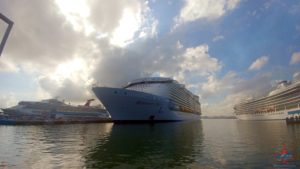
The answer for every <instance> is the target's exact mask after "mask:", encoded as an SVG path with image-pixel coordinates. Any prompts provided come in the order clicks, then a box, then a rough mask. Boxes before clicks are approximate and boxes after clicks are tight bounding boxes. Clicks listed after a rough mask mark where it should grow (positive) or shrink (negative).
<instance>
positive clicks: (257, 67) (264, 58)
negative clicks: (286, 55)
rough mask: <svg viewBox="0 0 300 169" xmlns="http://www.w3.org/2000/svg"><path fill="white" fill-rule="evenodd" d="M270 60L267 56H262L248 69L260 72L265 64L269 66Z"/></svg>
mask: <svg viewBox="0 0 300 169" xmlns="http://www.w3.org/2000/svg"><path fill="white" fill-rule="evenodd" d="M268 61H269V58H268V57H267V56H262V57H260V58H258V59H256V60H255V61H254V62H253V63H252V64H251V65H250V67H249V68H248V69H249V70H260V69H261V68H262V67H263V66H264V65H265V64H267V63H268Z"/></svg>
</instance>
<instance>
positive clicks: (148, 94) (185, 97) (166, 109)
mask: <svg viewBox="0 0 300 169" xmlns="http://www.w3.org/2000/svg"><path fill="white" fill-rule="evenodd" d="M93 91H94V93H95V94H96V96H97V97H98V98H99V100H100V101H101V102H102V103H103V105H104V106H105V108H106V109H107V110H108V112H109V113H110V115H111V117H112V119H113V120H115V121H178V120H189V119H199V118H200V115H201V108H200V102H199V97H198V96H196V95H194V94H193V93H191V92H190V91H188V90H187V89H186V88H185V86H184V85H183V84H180V83H178V82H177V81H176V80H173V79H171V78H163V77H151V78H142V79H137V80H134V81H132V82H129V83H128V84H127V85H125V86H124V87H123V88H109V87H94V88H93Z"/></svg>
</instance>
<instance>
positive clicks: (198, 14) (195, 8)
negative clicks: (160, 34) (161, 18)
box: [175, 0, 239, 25]
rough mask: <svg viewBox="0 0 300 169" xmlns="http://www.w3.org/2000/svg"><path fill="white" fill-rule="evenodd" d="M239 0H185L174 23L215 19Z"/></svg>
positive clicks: (231, 8) (232, 7)
mask: <svg viewBox="0 0 300 169" xmlns="http://www.w3.org/2000/svg"><path fill="white" fill-rule="evenodd" d="M238 3H239V0H214V1H211V0H198V1H194V0H186V1H185V5H184V7H183V8H182V9H181V11H180V14H179V16H177V17H176V18H175V20H176V24H177V25H178V24H182V23H186V22H192V21H195V20H198V19H209V20H213V19H217V18H219V17H221V16H223V15H224V14H225V13H226V12H227V11H230V10H233V9H234V8H235V7H236V6H237V4H238Z"/></svg>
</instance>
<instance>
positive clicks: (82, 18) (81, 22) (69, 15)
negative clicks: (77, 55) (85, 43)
mask: <svg viewBox="0 0 300 169" xmlns="http://www.w3.org/2000/svg"><path fill="white" fill-rule="evenodd" d="M55 3H56V4H57V6H58V8H59V9H60V12H61V13H62V14H63V15H64V16H65V17H66V20H67V21H68V22H70V23H71V24H72V26H73V28H74V30H76V31H83V32H84V33H85V34H86V35H88V34H90V33H91V32H93V31H94V28H93V27H92V26H91V24H89V23H88V20H87V18H88V17H89V16H90V9H89V7H88V5H87V3H86V1H84V0H56V1H55Z"/></svg>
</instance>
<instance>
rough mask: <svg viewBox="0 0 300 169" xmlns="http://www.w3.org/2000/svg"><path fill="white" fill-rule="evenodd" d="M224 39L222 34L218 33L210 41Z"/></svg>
mask: <svg viewBox="0 0 300 169" xmlns="http://www.w3.org/2000/svg"><path fill="white" fill-rule="evenodd" d="M223 39H224V36H223V35H218V36H215V37H214V38H213V39H212V41H213V42H217V41H220V40H223Z"/></svg>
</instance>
